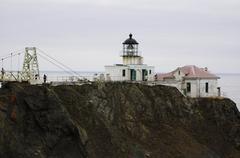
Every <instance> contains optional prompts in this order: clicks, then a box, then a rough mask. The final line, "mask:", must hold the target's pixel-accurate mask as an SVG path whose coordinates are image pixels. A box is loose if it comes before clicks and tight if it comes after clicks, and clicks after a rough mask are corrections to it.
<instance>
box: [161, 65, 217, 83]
mask: <svg viewBox="0 0 240 158" xmlns="http://www.w3.org/2000/svg"><path fill="white" fill-rule="evenodd" d="M178 71H181V72H182V73H184V74H185V76H184V77H183V78H186V79H187V78H203V79H204V78H208V79H209V78H210V79H219V77H218V76H216V75H214V74H212V73H210V72H209V71H208V70H207V68H199V67H197V66H195V65H187V66H184V67H179V68H177V69H176V70H174V71H172V72H169V73H165V74H161V73H159V74H157V80H164V79H169V78H172V79H174V78H175V77H174V74H175V73H176V72H178Z"/></svg>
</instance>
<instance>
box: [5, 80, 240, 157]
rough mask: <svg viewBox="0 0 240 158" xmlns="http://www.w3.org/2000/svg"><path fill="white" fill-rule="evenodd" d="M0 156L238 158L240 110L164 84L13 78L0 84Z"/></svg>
mask: <svg viewBox="0 0 240 158" xmlns="http://www.w3.org/2000/svg"><path fill="white" fill-rule="evenodd" d="M0 157H1V158H2V157H3V158H4V157H14V158H18V157H19V158H20V157H24V158H32V157H37V158H45V157H49V158H59V157H60V158H61V157H62V158H86V157H88V158H144V157H149V158H160V157H161V158H228V157H231V158H239V157H240V113H239V111H238V109H237V108H236V105H235V104H234V103H233V102H232V101H231V100H229V99H216V98H211V99H207V98H202V99H188V98H185V97H183V96H182V95H181V94H180V93H179V92H178V91H177V89H175V88H172V87H167V86H153V87H149V86H145V85H139V84H127V83H105V84H92V85H87V84H86V85H82V86H57V87H49V86H47V85H46V86H30V85H27V84H17V83H12V84H7V85H5V87H4V88H2V89H0Z"/></svg>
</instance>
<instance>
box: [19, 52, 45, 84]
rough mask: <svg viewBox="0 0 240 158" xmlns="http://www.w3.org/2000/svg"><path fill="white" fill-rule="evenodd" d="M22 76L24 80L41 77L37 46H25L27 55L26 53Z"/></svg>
mask: <svg viewBox="0 0 240 158" xmlns="http://www.w3.org/2000/svg"><path fill="white" fill-rule="evenodd" d="M21 76H22V80H24V81H31V80H39V79H40V73H39V66H38V59H37V52H36V47H26V48H25V55H24V61H23V69H22V74H21Z"/></svg>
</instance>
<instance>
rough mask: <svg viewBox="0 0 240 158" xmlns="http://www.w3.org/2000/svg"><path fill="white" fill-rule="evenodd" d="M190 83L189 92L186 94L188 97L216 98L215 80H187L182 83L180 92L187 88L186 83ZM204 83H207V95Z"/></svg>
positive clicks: (216, 85)
mask: <svg viewBox="0 0 240 158" xmlns="http://www.w3.org/2000/svg"><path fill="white" fill-rule="evenodd" d="M188 82H189V83H191V92H190V93H186V95H187V96H190V97H216V96H218V94H217V87H218V84H217V79H187V80H185V82H184V85H183V89H182V92H183V93H184V89H186V88H187V83H188ZM206 83H208V93H207V92H206Z"/></svg>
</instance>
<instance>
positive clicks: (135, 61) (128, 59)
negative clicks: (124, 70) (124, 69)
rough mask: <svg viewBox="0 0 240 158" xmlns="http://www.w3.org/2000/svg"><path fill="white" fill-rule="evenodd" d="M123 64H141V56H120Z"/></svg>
mask: <svg viewBox="0 0 240 158" xmlns="http://www.w3.org/2000/svg"><path fill="white" fill-rule="evenodd" d="M122 58H123V65H133V64H134V65H141V64H143V58H142V57H140V56H136V57H135V56H132V57H122Z"/></svg>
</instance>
